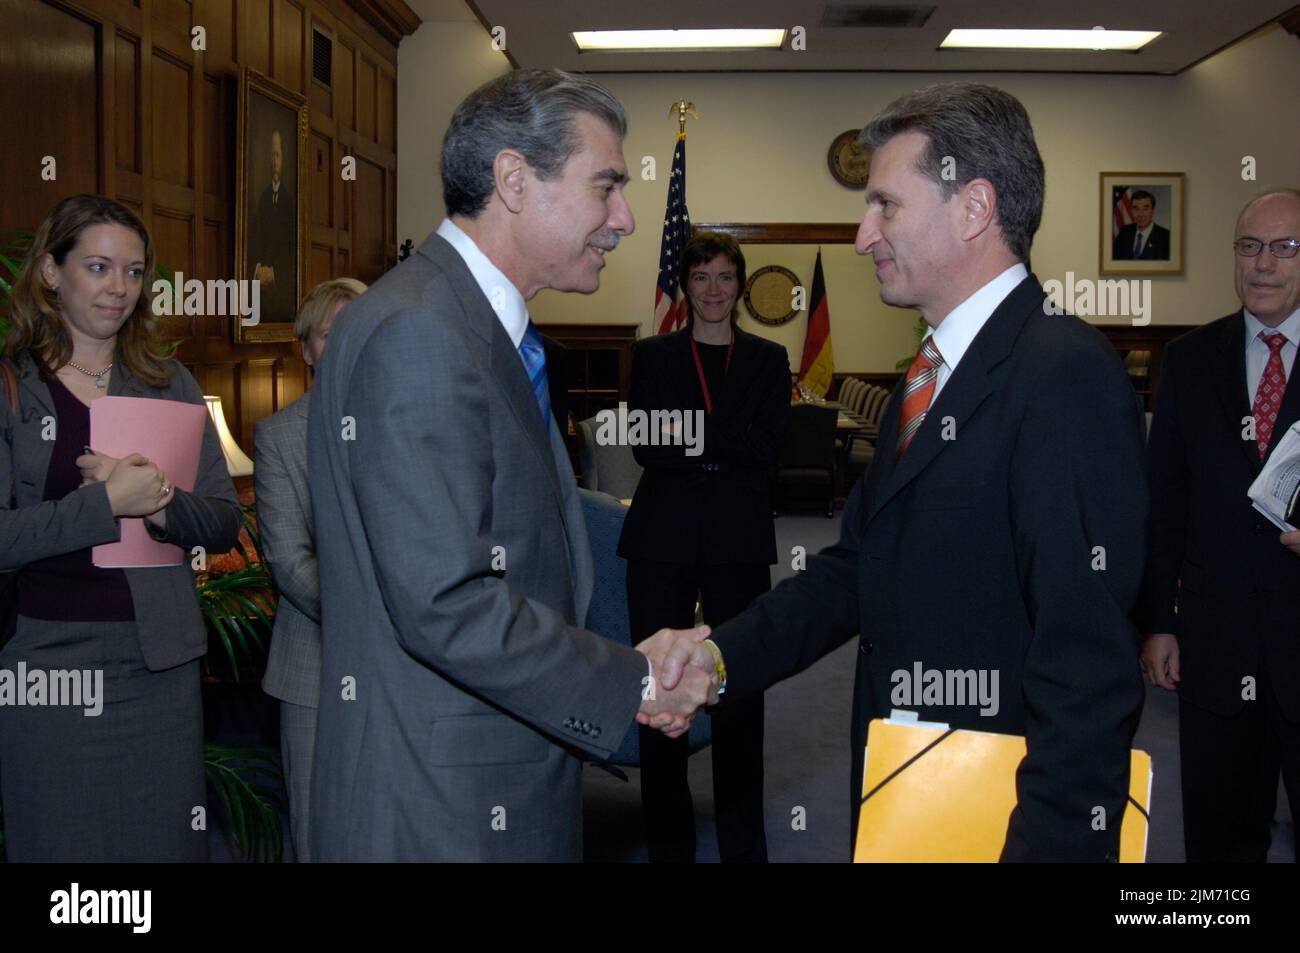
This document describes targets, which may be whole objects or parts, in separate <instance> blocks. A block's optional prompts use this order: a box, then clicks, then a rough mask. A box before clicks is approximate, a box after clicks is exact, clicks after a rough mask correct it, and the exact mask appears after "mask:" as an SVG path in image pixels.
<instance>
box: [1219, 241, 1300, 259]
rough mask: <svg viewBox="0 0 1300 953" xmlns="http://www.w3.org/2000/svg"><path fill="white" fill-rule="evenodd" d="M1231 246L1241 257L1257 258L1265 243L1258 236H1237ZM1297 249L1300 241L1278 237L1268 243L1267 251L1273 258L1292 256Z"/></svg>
mask: <svg viewBox="0 0 1300 953" xmlns="http://www.w3.org/2000/svg"><path fill="white" fill-rule="evenodd" d="M1232 247H1233V248H1235V249H1237V254H1238V255H1240V256H1241V257H1242V258H1258V257H1259V253H1260V252H1262V251H1263V250H1264V247H1265V245H1264V242H1262V241H1260V240H1259V239H1258V238H1238V239H1237V240H1236V241H1235V242H1233V243H1232ZM1297 251H1300V241H1296V240H1295V239H1294V238H1279V239H1278V240H1277V241H1275V242H1269V243H1268V253H1269V254H1270V255H1272V256H1273V257H1274V258H1294V257H1295V255H1296V252H1297Z"/></svg>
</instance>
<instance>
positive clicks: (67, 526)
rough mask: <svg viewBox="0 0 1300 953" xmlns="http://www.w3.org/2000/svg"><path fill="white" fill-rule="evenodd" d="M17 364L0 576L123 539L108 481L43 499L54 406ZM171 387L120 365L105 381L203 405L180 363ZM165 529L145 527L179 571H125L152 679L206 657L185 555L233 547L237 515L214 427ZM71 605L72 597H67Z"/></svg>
mask: <svg viewBox="0 0 1300 953" xmlns="http://www.w3.org/2000/svg"><path fill="white" fill-rule="evenodd" d="M14 363H15V364H16V365H17V374H18V394H19V399H20V403H19V414H18V418H17V419H15V418H14V416H13V414H12V413H11V412H10V410H9V402H8V401H6V400H3V399H0V415H2V416H0V430H3V431H4V436H5V439H4V440H0V488H3V489H0V495H2V496H3V498H2V499H0V507H3V509H0V571H6V570H17V569H21V568H22V567H23V566H24V565H25V564H27V563H30V562H35V561H36V560H38V559H44V558H46V557H47V556H54V555H57V554H59V553H67V552H73V551H75V550H78V549H84V548H85V547H87V546H97V545H99V544H100V543H115V542H117V541H118V539H119V538H120V537H121V531H120V529H119V526H118V523H119V521H118V520H117V519H116V518H115V517H114V516H113V512H112V510H111V509H110V508H109V504H108V489H107V484H105V483H102V482H101V483H91V484H88V485H87V486H83V487H80V488H79V489H76V490H73V491H72V492H71V493H69V494H68V495H67V496H65V497H64V498H63V499H61V500H49V501H47V500H45V499H44V497H45V479H46V477H47V475H48V473H49V469H50V457H51V455H52V454H53V452H54V442H53V441H52V440H46V439H43V437H44V432H45V424H44V420H45V418H46V417H50V416H53V415H54V399H53V398H52V397H51V396H50V389H49V386H48V385H47V384H46V383H45V380H44V379H43V378H42V376H41V374H40V372H39V370H38V369H37V365H36V362H35V360H34V359H33V358H32V357H31V355H30V354H26V353H24V354H22V355H20V356H19V357H18V359H17V361H16V362H14ZM166 367H167V370H168V374H169V376H170V378H171V379H170V381H169V382H168V384H167V386H166V387H164V388H162V389H161V390H160V389H158V388H155V387H151V386H149V385H148V384H146V383H144V382H143V381H140V380H137V379H136V378H134V377H132V376H131V374H130V373H128V372H127V371H126V370H125V368H123V367H121V366H118V367H115V368H114V369H113V374H112V376H111V377H110V378H109V382H108V396H110V397H145V398H151V399H154V400H181V401H186V402H187V403H191V404H202V403H203V391H201V390H200V389H199V385H198V384H197V383H195V381H194V378H193V377H191V376H190V372H189V371H187V370H186V369H185V368H184V366H183V365H181V364H180V362H178V361H168V362H166ZM10 479H12V480H13V486H14V492H15V495H16V500H15V502H16V503H17V509H15V510H10V509H8V505H9V497H8V487H9V485H10V484H9V481H10ZM166 512H167V527H166V529H165V530H158V529H157V528H156V527H155V526H153V525H152V524H151V523H146V524H145V528H146V529H148V531H149V534H150V535H151V536H153V538H154V539H157V540H160V541H162V542H166V543H175V544H176V545H178V546H180V547H181V548H182V549H184V550H186V552H185V554H184V561H183V562H181V563H180V565H177V566H153V567H148V568H142V569H127V570H124V572H125V573H126V581H127V585H128V586H130V588H131V602H132V604H133V606H134V608H135V622H136V629H137V635H138V637H139V640H140V651H141V653H142V654H143V655H144V661H145V665H147V666H148V668H149V670H150V671H154V672H158V671H162V670H163V669H168V668H172V667H174V666H177V665H181V664H183V663H185V662H188V661H190V660H191V659H195V658H198V657H199V656H200V655H203V654H204V653H205V652H207V650H208V630H207V626H206V625H205V624H204V621H203V615H202V613H201V612H200V610H199V600H198V597H197V596H196V595H195V591H194V572H193V571H192V570H191V569H190V561H191V555H190V553H189V550H190V549H191V547H194V546H202V547H203V548H204V549H205V550H206V551H207V553H208V555H209V556H215V555H217V554H219V553H224V552H226V551H227V550H228V549H230V548H231V547H232V546H234V545H235V539H236V537H238V536H239V527H240V525H241V523H242V517H241V514H240V511H239V500H238V499H237V498H236V496H235V487H234V484H232V483H231V481H230V474H229V472H228V471H227V470H226V458H225V455H224V454H222V452H221V443H220V441H219V440H218V439H217V428H216V427H215V426H213V424H212V420H211V419H208V420H206V421H205V422H204V430H203V446H202V449H201V451H200V454H199V469H198V474H197V476H196V478H195V483H194V492H192V493H191V492H188V491H186V490H181V489H177V490H176V493H175V495H174V496H173V497H172V501H171V502H170V503H168V504H167V511H166ZM70 595H71V596H72V597H74V598H75V593H74V594H70Z"/></svg>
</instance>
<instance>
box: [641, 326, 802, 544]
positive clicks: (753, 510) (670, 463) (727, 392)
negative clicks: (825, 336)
mask: <svg viewBox="0 0 1300 953" xmlns="http://www.w3.org/2000/svg"><path fill="white" fill-rule="evenodd" d="M690 333H691V332H690V330H689V328H683V329H682V330H680V331H674V332H672V333H671V334H660V335H656V336H655V337H651V338H646V339H645V340H643V341H638V342H636V344H634V345H633V347H632V384H631V398H630V400H629V401H628V409H629V411H633V410H645V411H650V410H655V409H659V410H683V411H696V410H698V411H700V412H701V413H703V411H704V392H703V391H702V390H701V389H700V382H699V375H698V374H697V373H696V370H695V361H694V359H693V358H692V356H691V339H690ZM735 341H736V344H735V349H734V350H733V351H732V354H731V368H730V370H729V371H728V372H727V377H726V382H725V383H724V385H723V387H722V393H721V394H718V395H716V398H715V400H714V404H713V413H712V414H710V415H706V416H705V418H704V421H705V422H704V430H703V435H704V439H703V445H702V450H703V452H702V453H701V454H700V455H699V456H694V457H691V456H687V455H686V449H687V448H686V447H684V446H659V447H634V448H633V453H634V455H635V456H636V460H637V463H639V464H641V466H643V467H645V472H644V473H643V474H642V475H641V482H640V483H638V484H637V488H636V495H635V496H634V497H633V499H632V507H631V509H630V510H628V514H627V520H626V521H625V522H624V524H623V535H622V537H621V538H620V540H619V544H618V554H619V555H620V556H622V557H624V558H625V559H653V560H657V561H660V562H669V563H688V564H695V563H696V562H697V560H699V559H701V558H702V559H703V562H704V564H706V565H715V564H718V563H758V562H761V563H765V564H768V565H770V564H772V563H774V562H776V535H775V532H774V530H773V528H772V503H771V499H770V491H769V488H768V470H769V468H770V467H771V466H772V465H773V464H774V463H776V455H777V451H778V449H779V448H780V444H781V439H782V437H783V436H784V435H785V424H786V420H787V418H788V417H789V416H790V365H789V360H788V358H787V357H786V352H785V348H784V347H782V346H781V345H779V344H777V343H776V342H774V341H769V340H767V339H765V338H761V337H758V336H757V335H755V334H749V333H748V332H746V331H742V330H741V329H740V328H736V338H735ZM699 464H705V465H711V466H712V465H716V466H720V467H725V468H726V469H725V470H722V471H716V470H704V469H701V468H700V466H698V465H699Z"/></svg>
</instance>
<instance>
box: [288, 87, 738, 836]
mask: <svg viewBox="0 0 1300 953" xmlns="http://www.w3.org/2000/svg"><path fill="white" fill-rule="evenodd" d="M626 123H627V120H626V117H625V116H624V113H623V110H622V107H621V106H620V105H619V103H618V101H617V100H615V99H614V98H613V97H612V96H611V95H610V94H609V93H608V92H607V91H605V90H604V89H603V88H601V87H600V86H598V85H597V84H595V83H593V82H591V81H590V80H587V79H585V78H581V77H577V76H572V75H569V74H566V73H562V72H559V71H555V70H516V71H514V72H511V73H509V74H507V75H505V76H502V77H500V78H499V79H497V80H494V81H492V82H491V83H488V84H487V85H485V86H484V87H482V88H480V89H478V90H476V91H475V92H474V93H471V94H470V96H469V97H468V98H467V99H466V100H465V101H464V102H463V103H461V105H460V107H459V108H458V109H457V110H456V113H455V115H454V116H453V118H452V121H451V125H450V127H449V128H448V131H447V135H446V138H445V139H444V142H443V152H442V176H443V194H444V198H445V201H446V206H447V213H448V216H449V218H448V219H446V220H444V221H443V222H442V224H441V225H440V226H439V228H438V230H437V232H436V233H435V234H433V235H430V236H429V237H428V238H427V239H426V240H425V241H424V243H423V244H422V245H421V246H420V248H419V250H418V252H417V253H416V254H414V255H412V256H411V257H410V258H409V259H407V260H406V261H404V262H403V263H402V264H401V265H399V266H398V267H396V268H395V269H393V270H392V271H390V272H389V273H388V274H386V275H384V276H383V277H382V278H381V279H380V280H379V281H378V282H376V283H375V284H374V285H373V286H372V287H371V289H370V290H369V291H368V292H367V293H366V294H365V295H363V296H362V297H361V298H359V299H358V300H357V301H355V302H353V303H352V304H350V305H348V306H347V307H345V308H344V309H343V311H342V312H341V313H340V315H339V320H338V322H337V323H336V324H335V327H334V330H333V333H332V334H331V336H330V343H329V346H328V349H327V356H326V359H325V361H324V362H323V364H322V367H321V372H320V375H319V378H318V380H317V384H316V388H315V391H316V393H315V396H314V397H313V399H312V405H311V411H310V419H309V434H310V439H309V441H308V457H309V460H310V480H311V494H312V503H313V507H314V510H315V515H316V525H317V526H318V527H321V532H320V533H319V534H318V538H317V553H318V556H319V560H320V578H321V595H322V606H321V608H322V616H321V619H322V624H323V625H322V643H323V650H324V651H323V659H322V673H321V694H320V720H319V724H318V727H317V735H316V764H315V770H314V773H313V775H312V856H313V858H314V859H316V860H321V861H330V860H463V861H467V860H516V861H536V860H555V861H576V860H580V859H581V857H582V813H581V811H582V786H581V782H582V772H581V760H580V755H586V756H589V757H594V758H607V757H609V756H610V755H611V754H613V753H614V752H615V751H616V750H617V749H618V747H619V744H620V742H621V741H622V740H623V737H624V735H625V734H626V733H627V731H628V730H629V728H631V727H633V721H634V719H639V720H644V721H647V722H650V723H651V724H655V725H663V726H664V727H666V728H667V730H670V731H678V732H680V731H684V730H686V728H687V727H688V724H689V722H688V720H687V719H688V716H689V714H690V713H692V712H693V711H694V708H695V706H698V705H699V704H701V703H704V702H707V701H708V700H710V699H712V698H714V697H716V695H715V691H716V688H717V684H718V674H717V671H716V669H715V668H714V666H713V665H712V664H709V665H708V666H698V667H696V666H693V667H691V668H690V669H688V673H687V675H686V677H685V678H683V680H682V683H681V684H679V685H677V687H675V688H674V689H673V690H672V691H671V692H669V691H667V690H664V689H663V688H662V687H659V686H657V683H656V681H655V679H654V673H655V672H657V670H658V666H657V665H656V664H655V661H656V657H657V655H658V654H660V653H661V652H662V651H663V650H664V649H665V648H666V646H667V645H668V644H670V643H671V642H672V641H673V640H674V637H675V634H674V633H671V632H669V631H668V630H662V631H660V632H659V633H656V635H655V636H654V637H652V638H651V639H649V640H647V641H646V642H644V643H642V644H641V645H640V646H638V650H639V651H634V650H632V649H629V648H625V647H622V646H619V645H617V644H615V643H613V642H610V641H608V640H606V639H603V638H601V637H600V636H597V635H593V634H592V633H590V632H587V631H585V630H583V629H582V628H581V627H580V626H581V624H582V621H583V620H584V618H585V616H586V611H587V605H588V602H589V599H590V596H591V587H592V565H591V553H590V550H589V548H588V544H587V532H586V527H585V526H584V524H583V518H582V512H581V509H580V506H579V503H578V499H577V493H576V489H575V483H574V479H573V473H572V471H571V469H570V468H569V465H568V458H567V456H566V453H565V449H564V444H563V441H562V440H561V434H560V433H559V430H558V427H557V426H556V424H555V422H554V421H553V419H552V416H551V411H550V408H549V396H548V394H547V380H546V368H545V358H544V355H543V352H542V347H541V342H540V335H539V334H538V332H537V329H536V328H535V327H534V326H533V325H532V324H531V322H530V321H529V319H528V311H527V307H526V304H525V302H526V301H527V300H528V299H530V298H532V297H533V295H535V294H536V293H537V292H538V291H540V290H541V289H543V288H555V289H557V290H560V291H581V292H584V293H591V292H593V291H595V290H596V289H597V287H598V286H599V283H600V270H601V268H602V267H604V255H605V253H606V252H608V251H610V250H612V249H613V248H614V247H615V246H617V244H618V242H619V239H620V238H621V237H622V236H624V235H628V234H630V233H631V232H632V229H633V227H634V223H633V219H632V213H631V211H630V209H629V208H628V205H627V202H626V200H625V199H624V197H623V186H624V184H625V183H626V181H627V177H628V176H627V166H626V163H625V162H624V159H623V150H622V140H623V137H624V135H625V134H626V128H627V125H626ZM325 527H328V530H326V529H325ZM704 634H706V633H705V632H704V631H701V632H699V633H698V635H700V636H702V635H704ZM701 653H702V654H703V655H705V656H708V657H709V658H710V659H711V658H712V656H711V655H710V654H709V652H708V651H707V650H705V649H704V648H703V647H701ZM695 660H696V661H697V663H698V660H699V656H698V655H697V656H695Z"/></svg>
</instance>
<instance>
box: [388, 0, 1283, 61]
mask: <svg viewBox="0 0 1300 953" xmlns="http://www.w3.org/2000/svg"><path fill="white" fill-rule="evenodd" d="M408 3H410V5H411V7H412V8H413V9H414V10H415V11H416V12H417V13H419V14H420V15H421V17H423V18H426V19H460V17H453V16H450V15H448V13H449V11H451V10H452V8H454V7H457V6H460V7H463V8H465V9H468V10H469V11H471V12H470V15H471V16H477V18H478V19H479V20H481V21H482V22H483V23H484V24H486V25H487V26H489V27H490V26H496V25H500V26H504V27H505V28H506V41H507V43H506V45H507V52H508V55H509V56H510V58H511V59H512V61H514V62H515V63H516V64H518V65H520V66H549V67H559V68H561V69H568V70H578V71H583V72H589V73H603V72H642V71H695V70H706V71H708V70H774V71H780V70H902V71H926V72H935V71H948V70H953V71H961V72H969V71H984V70H996V71H1065V72H1077V71H1081V72H1118V73H1177V72H1179V71H1181V70H1183V69H1186V68H1187V67H1189V66H1191V65H1193V64H1194V63H1196V62H1198V61H1199V60H1202V59H1204V58H1206V57H1207V56H1209V55H1211V54H1213V53H1214V52H1216V51H1217V50H1219V49H1221V48H1223V47H1224V46H1227V45H1229V44H1230V43H1232V42H1234V41H1236V40H1238V39H1240V38H1242V37H1243V36H1246V35H1247V34H1249V33H1251V32H1253V31H1255V30H1256V29H1258V28H1259V27H1261V26H1263V25H1265V24H1267V23H1270V22H1271V21H1273V20H1275V19H1276V18H1278V17H1279V16H1281V15H1282V14H1284V13H1286V12H1287V11H1288V10H1289V9H1290V8H1292V6H1293V5H1294V0H1141V2H1140V3H1135V2H1133V0H1035V2H1034V3H1032V4H1028V3H1025V2H1024V0H915V2H907V0H862V2H852V0H829V2H827V0H712V2H708V3H702V2H700V0H639V2H623V3H610V2H603V3H594V2H590V0H408ZM869 6H887V7H930V6H932V7H934V8H935V10H934V13H933V14H932V15H931V16H930V18H929V20H928V21H927V22H926V23H925V25H924V26H923V27H921V28H919V29H917V28H863V27H823V26H822V25H821V24H822V22H823V16H824V15H825V14H826V13H827V8H839V7H857V8H860V7H869ZM426 10H429V11H430V13H437V14H439V15H437V16H432V17H426V16H425V11H426ZM833 12H835V11H834V10H832V13H833ZM796 25H799V26H803V27H804V28H805V30H806V36H807V48H806V49H805V50H803V51H793V50H790V49H789V40H787V44H786V46H787V48H786V49H783V50H766V51H755V52H747V53H718V52H708V53H579V52H578V51H577V48H576V47H575V46H574V43H573V39H572V37H570V36H569V34H570V32H572V31H574V30H615V29H625V30H626V29H655V28H659V29H668V28H675V29H683V28H700V27H786V28H787V29H788V28H791V27H794V26H796ZM1099 25H1100V26H1104V27H1106V28H1107V29H1119V30H1161V31H1163V32H1165V34H1166V35H1165V36H1163V37H1161V38H1160V39H1158V40H1156V41H1155V42H1153V43H1151V44H1150V45H1149V46H1148V47H1147V48H1146V49H1144V50H1141V51H1139V52H1137V53H1042V52H1007V51H1002V52H997V51H994V52H989V51H981V52H976V51H958V50H943V51H940V50H939V49H938V46H939V43H940V41H942V40H943V38H944V36H946V35H947V33H948V31H949V30H950V29H953V28H954V27H984V28H989V27H1024V28H1055V29H1090V28H1092V27H1094V26H1099Z"/></svg>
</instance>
